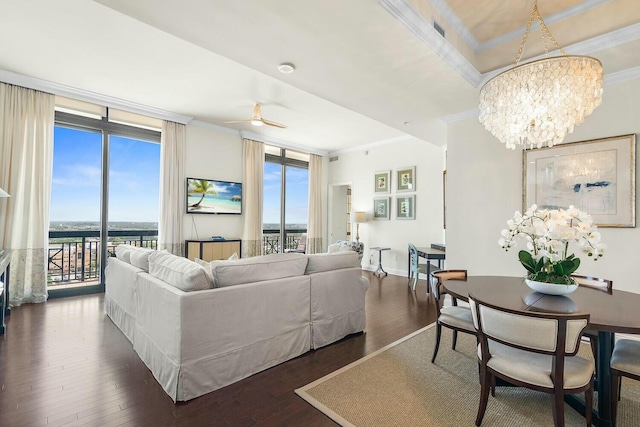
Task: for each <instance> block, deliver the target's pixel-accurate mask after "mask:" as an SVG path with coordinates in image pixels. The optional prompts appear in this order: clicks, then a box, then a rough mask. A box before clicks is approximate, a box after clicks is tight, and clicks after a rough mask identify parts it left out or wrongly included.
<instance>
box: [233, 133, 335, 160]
mask: <svg viewBox="0 0 640 427" xmlns="http://www.w3.org/2000/svg"><path fill="white" fill-rule="evenodd" d="M240 137H241V138H242V139H244V138H246V139H252V140H254V141H259V142H264V143H266V144H269V145H275V146H276V147H280V148H288V149H290V150H295V151H302V152H304V153H310V154H317V155H318V156H323V157H324V156H326V155H328V154H329V152H328V151H327V150H318V149H317V148H311V147H307V146H306V145H302V144H296V143H295V142H290V141H286V140H284V139H280V138H275V137H273V136H267V135H260V134H257V133H253V132H247V131H244V130H241V131H240Z"/></svg>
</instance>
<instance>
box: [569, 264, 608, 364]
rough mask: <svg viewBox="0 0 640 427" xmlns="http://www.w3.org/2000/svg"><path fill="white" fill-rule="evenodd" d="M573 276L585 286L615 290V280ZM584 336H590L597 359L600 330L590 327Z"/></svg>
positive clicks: (594, 355) (605, 290)
mask: <svg viewBox="0 0 640 427" xmlns="http://www.w3.org/2000/svg"><path fill="white" fill-rule="evenodd" d="M571 277H572V278H573V279H574V280H575V281H576V282H578V285H580V286H585V287H587V288H592V289H597V290H599V291H602V292H606V293H608V294H611V293H612V292H613V280H609V279H601V278H599V277H591V276H579V275H577V274H573V275H571ZM582 336H583V337H585V338H589V344H590V345H591V353H592V354H593V358H594V359H595V360H596V366H598V363H597V360H598V359H597V357H598V332H596V331H592V330H590V329H586V330H585V331H584V332H583V334H582ZM597 376H598V372H597V371H596V377H597Z"/></svg>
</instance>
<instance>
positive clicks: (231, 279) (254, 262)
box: [211, 254, 307, 287]
mask: <svg viewBox="0 0 640 427" xmlns="http://www.w3.org/2000/svg"><path fill="white" fill-rule="evenodd" d="M306 268H307V256H306V255H304V254H271V255H263V256H257V257H251V258H242V259H238V260H233V261H231V260H224V261H211V273H212V274H213V278H214V280H215V282H216V285H217V286H218V287H224V286H232V285H240V284H243V283H253V282H261V281H263V280H273V279H282V278H285V277H292V276H302V275H303V274H304V271H305V269H306Z"/></svg>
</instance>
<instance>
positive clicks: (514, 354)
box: [469, 295, 594, 427]
mask: <svg viewBox="0 0 640 427" xmlns="http://www.w3.org/2000/svg"><path fill="white" fill-rule="evenodd" d="M469 304H470V306H471V307H470V308H471V311H472V313H473V322H474V326H475V327H476V329H477V331H478V341H479V350H478V357H479V359H480V381H481V392H480V403H479V405H478V414H477V417H476V426H479V425H481V424H482V419H483V418H484V414H485V412H486V409H487V403H488V401H489V391H490V390H491V387H492V386H493V385H494V384H495V379H496V378H501V379H503V380H505V381H507V382H509V383H511V384H513V385H515V386H518V387H527V388H529V389H532V390H537V391H542V392H545V393H550V394H553V396H554V398H553V404H552V405H553V407H552V412H553V423H554V425H555V426H556V427H559V426H564V395H565V394H576V393H580V392H584V394H585V407H586V408H592V407H593V377H594V364H593V361H591V360H588V359H584V358H582V357H580V356H577V355H576V354H577V352H578V349H579V347H580V336H581V335H582V331H583V330H584V329H585V328H586V327H587V324H588V323H589V314H557V313H540V312H526V311H513V310H508V309H505V308H501V307H498V306H495V305H492V304H491V303H489V302H486V301H482V300H479V299H477V298H475V297H474V296H473V295H469ZM585 418H586V425H587V426H591V418H592V413H591V411H586V414H585Z"/></svg>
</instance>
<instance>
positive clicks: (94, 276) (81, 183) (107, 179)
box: [48, 108, 160, 297]
mask: <svg viewBox="0 0 640 427" xmlns="http://www.w3.org/2000/svg"><path fill="white" fill-rule="evenodd" d="M102 111H103V113H101V114H95V113H93V114H84V115H83V114H74V113H70V112H68V110H67V111H56V126H55V129H54V154H53V184H52V190H51V208H50V214H49V218H50V230H49V250H48V258H49V261H48V289H49V295H50V296H52V297H55V296H62V295H69V294H78V293H87V292H100V291H103V290H104V280H103V275H104V267H105V263H104V262H103V260H105V259H106V258H107V257H108V256H109V255H110V254H112V253H113V248H114V247H115V245H117V244H121V243H129V244H132V245H136V246H146V247H152V248H155V247H156V242H157V233H158V231H157V230H158V197H159V193H158V189H159V179H160V132H159V130H154V129H148V128H142V127H138V126H132V125H127V124H124V123H122V122H121V120H119V121H114V120H113V119H111V120H110V118H111V117H110V112H109V110H108V109H106V108H104V109H102ZM114 116H117V115H115V114H114Z"/></svg>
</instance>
